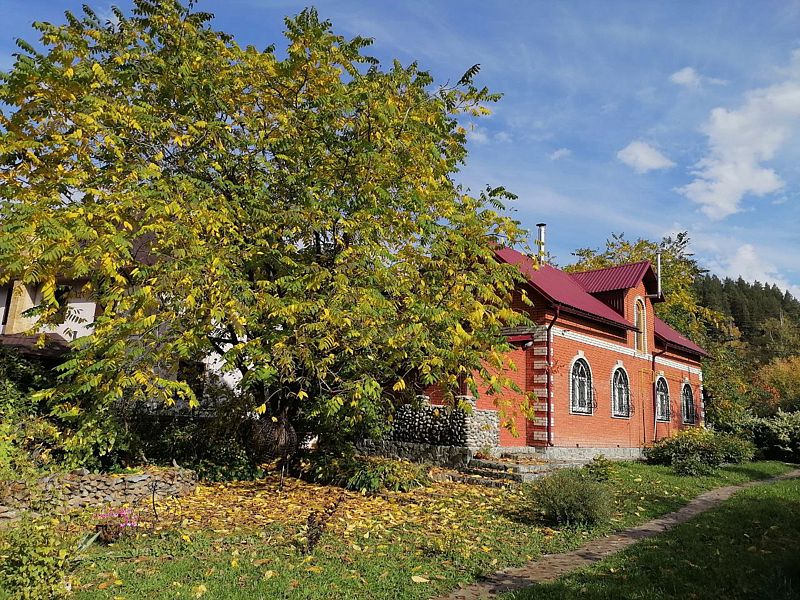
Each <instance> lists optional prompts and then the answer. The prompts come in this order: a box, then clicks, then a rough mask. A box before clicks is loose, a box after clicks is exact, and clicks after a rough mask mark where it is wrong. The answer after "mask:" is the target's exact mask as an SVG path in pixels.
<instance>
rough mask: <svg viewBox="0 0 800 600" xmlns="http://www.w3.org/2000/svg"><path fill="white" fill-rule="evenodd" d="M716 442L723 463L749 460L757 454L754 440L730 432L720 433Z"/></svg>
mask: <svg viewBox="0 0 800 600" xmlns="http://www.w3.org/2000/svg"><path fill="white" fill-rule="evenodd" d="M716 444H717V449H718V450H719V453H720V455H721V456H722V462H723V463H735V464H738V463H743V462H748V461H751V460H753V457H754V456H755V454H756V445H755V444H754V443H753V442H751V441H750V440H746V439H743V438H742V437H739V436H735V435H732V434H729V433H718V434H717V435H716Z"/></svg>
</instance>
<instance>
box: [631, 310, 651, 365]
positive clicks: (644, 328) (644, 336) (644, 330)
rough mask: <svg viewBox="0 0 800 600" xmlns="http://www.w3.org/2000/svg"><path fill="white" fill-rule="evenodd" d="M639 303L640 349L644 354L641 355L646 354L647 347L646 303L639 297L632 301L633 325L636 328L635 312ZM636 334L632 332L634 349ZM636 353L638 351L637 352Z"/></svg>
mask: <svg viewBox="0 0 800 600" xmlns="http://www.w3.org/2000/svg"><path fill="white" fill-rule="evenodd" d="M640 302H641V305H642V331H641V334H642V349H643V350H644V352H642V354H647V346H648V345H649V344H648V343H647V342H648V341H649V340H648V339H647V303H646V302H645V301H644V298H642V297H641V296H636V298H635V299H634V300H633V325H634V327H636V312H637V309H638V308H639V303H640ZM637 333H638V332H636V331H634V332H633V347H634V348H636V335H637ZM637 352H638V351H637Z"/></svg>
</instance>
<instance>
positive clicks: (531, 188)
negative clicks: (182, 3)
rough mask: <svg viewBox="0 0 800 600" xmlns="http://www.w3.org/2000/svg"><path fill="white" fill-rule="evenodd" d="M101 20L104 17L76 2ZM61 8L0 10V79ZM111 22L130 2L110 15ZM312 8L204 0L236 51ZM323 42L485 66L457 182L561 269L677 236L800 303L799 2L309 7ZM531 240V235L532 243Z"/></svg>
mask: <svg viewBox="0 0 800 600" xmlns="http://www.w3.org/2000/svg"><path fill="white" fill-rule="evenodd" d="M87 1H88V4H90V5H91V6H92V7H93V8H95V10H96V11H97V12H98V13H99V14H101V15H109V16H110V15H111V13H110V10H109V8H110V6H111V4H112V3H110V2H106V1H104V0H95V1H93V0H87ZM81 3H82V2H75V1H72V0H23V1H20V0H0V69H8V68H9V67H10V66H11V65H12V63H13V57H12V54H13V53H14V51H15V50H16V47H15V45H14V40H15V38H20V37H21V38H23V39H26V40H29V41H33V40H34V39H35V35H34V33H35V32H34V31H33V30H32V29H31V27H30V24H31V22H32V21H34V20H41V21H51V22H59V23H60V22H63V21H64V18H63V12H64V10H66V9H70V10H73V11H76V12H78V11H79V10H80V5H81ZM113 4H117V5H118V6H120V7H122V8H123V9H127V8H128V7H129V6H130V2H129V1H127V0H126V1H120V2H115V3H113ZM307 5H308V4H307V3H304V2H295V1H292V0H226V1H223V0H199V1H198V2H197V8H198V9H199V10H204V11H208V12H212V13H214V14H215V21H214V25H215V27H216V28H218V29H221V30H223V31H226V32H228V33H231V34H233V35H234V36H235V38H236V39H237V41H238V42H239V43H240V44H242V45H245V44H253V45H255V46H257V47H259V48H263V47H265V46H267V45H269V44H272V43H275V44H276V45H277V46H278V48H280V47H281V46H282V45H283V41H284V38H283V30H284V24H283V18H284V17H285V16H286V15H293V14H296V13H297V12H299V11H300V10H302V9H303V8H304V7H305V6H307ZM314 6H316V7H317V9H318V10H319V12H320V15H321V16H322V17H323V18H327V19H330V20H331V21H332V22H333V26H334V30H335V31H336V32H337V33H339V34H341V35H345V36H354V35H362V36H367V37H372V38H374V44H373V46H372V47H371V48H370V49H369V53H370V54H371V55H373V56H375V57H377V58H378V59H380V60H381V61H382V62H384V64H387V63H388V61H391V60H392V59H394V58H397V59H399V60H400V61H401V62H403V63H406V64H407V63H409V62H412V61H417V62H418V63H419V64H420V65H421V67H422V68H424V69H426V70H428V71H430V72H431V73H432V74H433V76H434V78H435V80H436V81H437V82H440V83H443V82H446V81H451V82H452V81H456V80H458V78H459V77H460V76H461V75H462V74H463V73H464V72H465V71H466V70H467V69H468V68H469V67H470V66H472V65H473V64H476V63H480V65H481V71H480V74H479V76H478V77H477V78H476V82H477V83H479V84H482V85H486V86H488V87H489V89H490V90H492V91H495V92H500V93H502V94H503V98H502V99H501V100H500V102H499V103H497V104H496V105H494V106H493V107H492V114H491V116H489V117H486V118H483V119H480V120H478V121H476V122H474V123H470V124H469V127H470V130H469V136H468V137H469V141H468V144H469V150H470V152H469V158H468V160H467V163H466V165H464V167H463V168H462V170H461V172H460V173H459V174H458V177H457V179H458V181H459V182H461V183H462V184H463V185H465V186H467V187H469V188H470V189H472V190H473V191H478V190H480V189H482V188H484V187H485V186H486V185H491V186H498V185H502V186H505V187H506V188H507V189H509V190H510V191H512V192H514V193H515V194H517V195H518V197H519V198H518V199H517V200H516V201H514V202H512V203H510V205H509V208H510V209H511V210H513V215H514V216H515V217H516V218H518V219H519V220H520V221H521V222H522V223H523V225H524V226H526V227H527V228H529V229H532V230H533V229H535V224H536V223H538V222H546V223H547V224H548V232H547V233H548V251H549V252H550V253H551V254H552V255H553V256H554V257H555V260H556V262H557V263H559V264H562V265H563V264H568V263H569V262H571V260H572V258H573V257H572V256H571V252H572V251H573V250H575V249H576V248H583V247H594V248H599V247H602V246H603V245H604V242H605V240H606V239H607V238H608V237H609V236H610V235H611V234H612V233H624V234H625V235H626V236H627V237H629V238H632V239H635V238H639V237H643V238H647V239H659V238H661V237H662V236H664V235H670V234H674V233H676V232H679V231H688V232H689V236H690V238H691V240H692V243H691V249H692V251H693V252H694V253H695V255H696V257H697V258H698V259H699V261H700V263H701V265H702V266H703V267H704V268H707V269H709V270H711V271H712V272H714V273H716V274H718V275H720V276H731V277H738V276H742V277H743V278H744V279H746V280H748V281H754V280H758V281H761V282H769V283H775V284H777V285H778V286H780V287H781V288H782V289H789V290H790V291H791V292H792V293H793V294H794V295H795V296H797V297H800V234H799V232H798V230H800V143H798V139H800V138H799V137H798V135H800V27H799V25H800V0H798V1H791V0H785V1H783V2H778V1H775V2H771V1H769V0H759V2H750V1H742V2H736V1H732V0H720V1H713V0H706V1H704V2H695V1H691V2H689V1H677V0H675V1H671V2H655V1H646V0H638V1H629V2H614V1H604V2H595V1H590V0H586V1H571V2H570V1H564V2H550V1H547V2H545V1H531V0H528V1H513V0H506V1H496V2H486V1H481V2H477V1H472V0H427V1H425V0H407V1H404V2H390V1H381V0H372V1H368V0H361V1H356V0H341V1H337V0H319V1H318V2H316V3H315V4H314ZM532 235H534V236H535V233H532Z"/></svg>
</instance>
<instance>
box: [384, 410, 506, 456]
mask: <svg viewBox="0 0 800 600" xmlns="http://www.w3.org/2000/svg"><path fill="white" fill-rule="evenodd" d="M388 439H389V440H391V441H394V442H411V443H415V444H433V445H436V446H466V447H470V448H483V447H489V448H494V447H495V446H497V445H498V444H499V442H500V434H499V418H498V415H497V411H494V410H478V409H476V408H473V409H472V410H471V411H469V412H467V411H465V410H462V409H459V408H450V407H448V406H430V405H422V406H412V405H410V404H407V405H404V406H401V407H400V408H398V409H397V411H396V413H395V417H394V421H393V423H392V430H391V433H390V434H389V436H388Z"/></svg>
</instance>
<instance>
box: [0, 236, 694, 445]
mask: <svg viewBox="0 0 800 600" xmlns="http://www.w3.org/2000/svg"><path fill="white" fill-rule="evenodd" d="M543 236H544V230H543V227H541V228H540V243H541V244H543ZM496 255H497V257H498V258H499V259H500V260H502V261H504V262H506V263H509V264H513V265H516V266H518V267H519V268H520V270H521V272H522V274H523V275H524V276H525V278H526V280H527V281H526V283H525V284H524V285H523V287H524V291H525V293H526V294H527V296H528V298H529V299H530V300H531V301H532V302H533V306H529V305H528V304H526V303H524V302H522V300H521V294H522V291H523V290H520V291H519V292H518V294H517V297H516V299H515V304H514V307H515V309H516V310H518V311H522V312H526V313H527V314H528V315H529V316H530V319H531V321H533V323H534V324H535V325H534V326H533V327H525V328H516V329H510V330H508V331H507V332H506V334H507V336H508V340H509V342H510V343H511V344H512V347H513V349H512V350H511V352H510V358H511V359H512V361H513V362H514V364H515V366H516V370H514V371H511V372H509V373H508V375H510V377H511V378H512V379H513V380H514V381H515V383H516V384H517V385H518V387H519V388H520V389H521V390H522V391H523V392H534V393H535V394H536V396H537V399H538V400H537V402H536V403H535V406H534V408H535V413H536V414H535V417H534V419H533V420H528V419H527V418H526V417H525V416H523V415H522V414H521V413H520V412H519V411H516V412H517V414H515V415H513V418H514V420H515V429H516V431H517V434H518V435H517V436H514V435H513V434H512V433H511V432H510V431H509V430H508V429H507V428H505V427H498V426H497V423H498V419H497V415H496V407H495V405H494V401H493V398H492V396H489V395H487V394H485V393H479V395H478V397H477V398H476V399H474V402H475V409H476V411H477V413H481V414H480V415H479V416H480V419H478V420H477V422H478V423H479V427H478V429H480V428H485V426H486V423H487V422H488V423H493V426H492V429H493V430H494V432H493V433H492V434H491V436H489V438H486V437H485V436H484V435H483V432H481V431H476V432H475V436H474V437H477V438H480V439H481V440H482V441H481V442H480V443H476V444H469V443H467V445H471V446H475V445H478V446H481V445H483V440H484V439H491V440H492V442H491V445H496V446H499V447H500V449H504V450H507V451H512V450H513V451H535V450H539V451H541V450H548V451H549V452H550V453H552V454H557V451H558V450H559V449H560V450H563V451H564V453H567V452H566V451H567V449H570V450H571V454H572V455H580V454H581V452H583V453H584V454H592V455H593V454H594V453H597V451H600V450H602V451H603V453H605V454H607V455H616V456H635V455H636V454H637V453H638V451H639V449H640V448H642V447H644V446H647V445H649V444H651V443H652V442H653V441H654V440H655V439H658V438H662V437H665V436H668V435H669V434H671V433H673V432H675V431H677V430H680V429H682V428H685V427H689V426H695V425H701V424H702V422H703V410H702V370H701V363H700V361H701V359H702V358H703V357H704V356H705V352H704V350H703V349H702V348H700V347H699V346H697V345H696V344H694V343H693V342H692V341H691V340H689V339H687V338H685V337H684V336H682V335H681V334H679V333H678V332H677V331H675V330H674V329H672V328H671V327H669V326H668V325H667V324H666V323H664V322H663V321H661V320H660V319H658V318H657V317H656V316H655V314H654V312H653V304H654V303H657V302H661V301H662V300H663V298H662V297H661V293H660V289H659V282H658V277H657V275H656V273H655V272H654V270H653V268H652V266H651V265H650V263H649V262H639V263H634V264H629V265H624V266H620V267H613V268H609V269H601V270H597V271H589V272H583V273H566V272H564V271H561V270H559V269H556V268H554V267H552V266H549V265H546V264H545V265H542V266H541V267H540V268H538V269H537V268H536V263H535V259H532V258H531V257H529V256H527V255H524V254H521V253H520V252H517V251H516V250H513V249H510V248H504V249H500V250H498V251H497V253H496ZM79 288H80V286H79V285H77V284H76V283H75V282H63V283H62V286H61V287H60V290H61V292H62V293H63V294H64V300H65V302H66V304H67V305H68V309H67V310H66V311H65V315H64V317H65V318H64V322H63V324H61V325H58V326H55V327H52V328H50V329H49V330H47V331H46V338H47V339H46V342H47V343H46V344H45V346H44V347H43V348H39V347H38V346H37V344H36V342H37V340H38V336H30V335H25V332H26V331H28V330H29V329H30V328H31V327H32V326H33V325H34V321H35V319H32V318H30V317H27V316H25V311H26V310H28V309H30V308H32V307H33V306H36V305H37V304H38V303H39V301H40V296H41V292H40V290H38V289H36V288H35V287H34V286H24V285H22V284H21V283H20V282H15V283H13V284H10V285H6V286H3V287H0V309H2V329H0V344H3V345H9V346H16V347H18V348H21V349H23V350H24V351H27V352H31V353H37V354H40V355H43V356H57V355H59V354H61V353H63V351H64V350H65V349H67V348H68V345H69V341H71V340H73V339H75V338H76V337H80V336H83V335H88V334H89V333H91V329H92V323H93V321H94V318H95V312H96V307H95V304H94V302H93V301H91V300H90V299H86V298H82V297H80V295H79V294H77V293H76V290H78V289H79ZM205 362H206V367H207V368H208V370H209V371H211V372H214V371H217V370H218V365H217V364H216V363H215V357H213V356H212V357H208V359H207V360H206V361H205ZM235 383H236V381H235V380H232V381H230V382H229V384H230V385H235ZM479 388H480V386H479ZM465 391H466V390H464V392H465ZM483 391H485V390H480V389H479V392H483ZM427 394H428V396H429V397H430V400H431V402H432V403H434V404H440V403H441V402H442V395H441V391H440V390H438V389H437V388H430V389H429V390H427ZM507 399H508V400H511V401H512V403H513V402H514V401H519V398H514V395H513V394H512V395H511V397H510V398H509V397H507ZM473 429H474V427H473ZM470 439H474V438H470Z"/></svg>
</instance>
